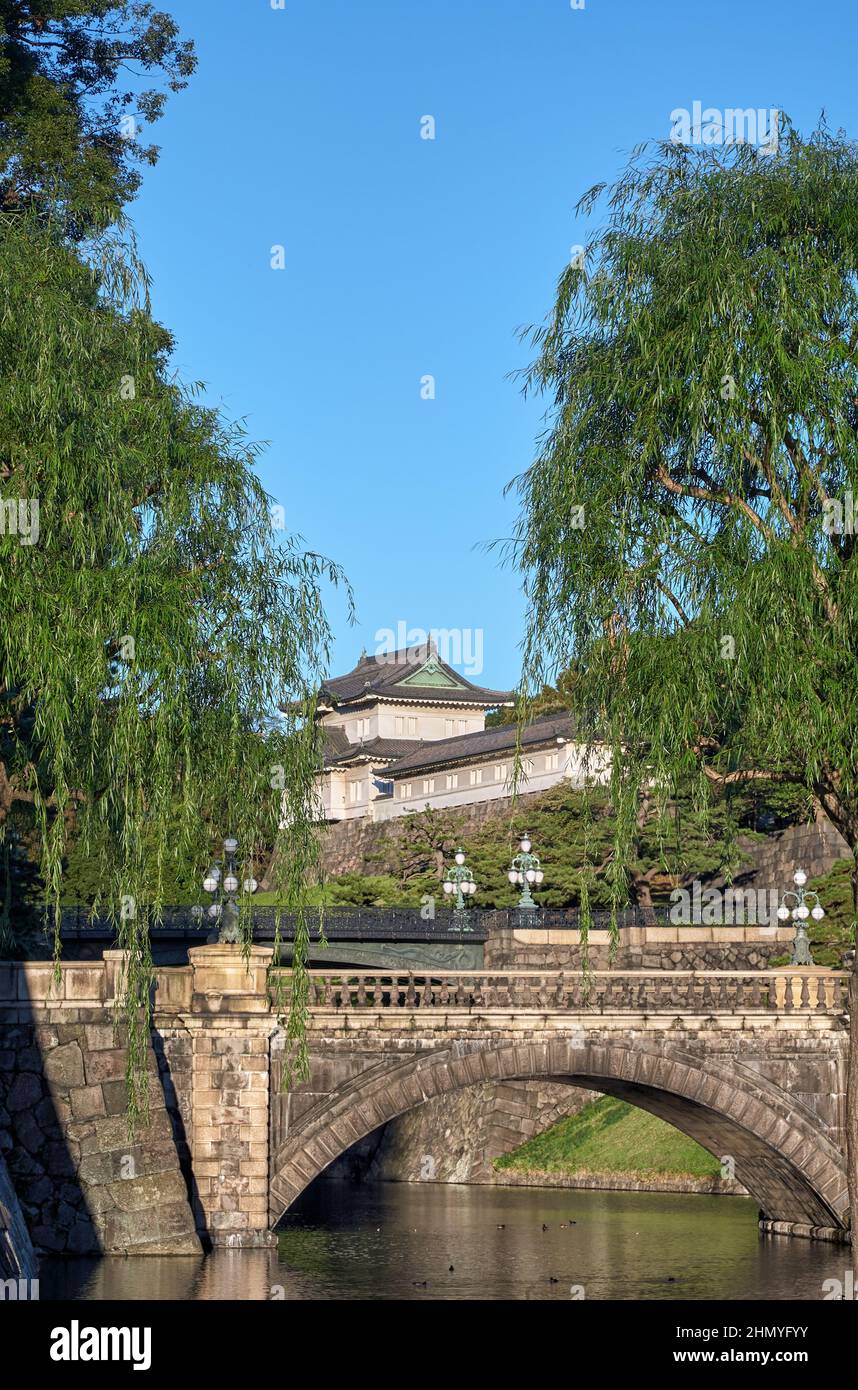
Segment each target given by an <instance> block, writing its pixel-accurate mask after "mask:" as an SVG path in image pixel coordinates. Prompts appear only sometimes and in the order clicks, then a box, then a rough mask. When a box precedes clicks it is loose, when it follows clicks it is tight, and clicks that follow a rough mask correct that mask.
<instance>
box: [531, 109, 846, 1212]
mask: <svg viewBox="0 0 858 1390" xmlns="http://www.w3.org/2000/svg"><path fill="white" fill-rule="evenodd" d="M603 202H604V205H605V206H606V214H605V222H604V225H603V226H602V227H601V228H600V229H599V230H598V231H597V232H596V233H595V234H594V235H593V237H592V239H591V241H590V243H589V245H588V247H587V248H586V253H585V256H584V258H583V264H582V263H576V264H573V265H570V266H569V267H567V269H566V270H565V271H564V272H563V274H562V275H561V277H560V281H559V286H558V292H557V299H556V303H555V305H554V309H553V313H552V315H551V317H550V319H549V320H548V322H547V323H546V324H545V325H544V326H543V327H541V328H539V329H537V330H535V331H533V330H532V332H533V337H534V340H535V343H536V345H537V347H538V349H539V355H538V359H537V360H536V362H535V363H534V365H533V367H532V368H531V369H530V370H529V372H528V373H527V375H526V379H525V389H526V390H537V391H541V392H545V393H546V394H547V396H548V398H549V402H550V405H549V417H548V423H547V429H546V432H545V436H544V438H543V439H542V440H541V442H540V446H539V450H538V456H537V458H536V460H535V462H534V463H533V465H532V466H531V468H530V469H529V470H528V471H527V472H526V473H525V474H524V475H523V476H522V477H520V478H519V479H517V480H516V483H515V484H514V485H513V486H515V487H517V489H518V492H519V495H520V498H521V503H522V514H521V520H520V524H519V526H518V529H517V532H516V535H515V538H514V554H515V559H516V561H517V563H518V564H519V565H520V567H521V569H522V571H523V573H524V576H525V585H526V590H527V595H528V599H529V605H530V614H531V617H530V623H529V633H528V637H527V642H526V652H525V662H524V669H525V688H526V689H531V690H538V689H539V688H540V687H541V685H542V684H543V682H544V681H545V680H547V679H550V677H551V675H552V673H553V671H554V670H556V669H563V668H564V667H566V666H568V665H570V664H572V663H574V666H575V671H576V681H575V684H574V687H573V699H574V705H575V710H576V713H577V715H578V718H579V722H580V727H581V729H582V731H583V733H584V736H585V737H586V739H587V741H588V742H590V743H591V744H592V745H593V746H594V747H595V746H597V745H598V744H599V742H600V741H602V740H604V741H605V743H606V744H607V747H608V748H609V749H610V752H611V755H612V760H613V761H612V774H611V775H612V798H613V801H614V806H615V809H616V815H617V821H616V825H617V832H616V844H615V855H616V865H617V878H616V889H617V893H618V894H619V895H622V894H623V893H624V892H625V891H626V883H625V877H624V869H625V866H626V865H627V864H628V860H629V856H630V854H631V851H632V848H633V844H634V838H635V817H636V815H637V814H638V811H639V806H640V800H641V796H642V795H643V794H644V793H646V794H655V795H656V796H660V797H661V798H662V801H663V803H664V804H665V805H666V803H667V799H668V794H672V793H674V792H675V791H676V789H677V787H678V786H680V785H682V784H685V783H687V782H691V783H696V788H697V800H698V804H699V805H701V806H704V805H705V804H706V801H707V799H708V798H709V797H710V796H711V794H712V793H713V792H714V791H716V790H717V789H722V788H724V787H727V788H729V787H730V786H737V785H742V784H747V783H751V782H753V781H754V780H755V779H766V780H774V781H778V780H780V781H784V782H792V783H795V784H797V785H798V786H800V787H804V788H806V790H807V793H808V794H809V796H810V797H812V798H813V799H814V800H815V802H816V805H817V807H818V808H820V809H821V810H822V811H824V812H825V813H826V814H827V815H828V816H829V817H830V819H831V820H832V821H833V823H834V824H835V825H836V826H837V828H838V829H839V830H840V831H841V833H842V834H843V835H844V836H845V838H846V840H847V842H848V844H849V845H850V847H851V848H852V851H853V854H854V855H855V856H856V873H855V879H854V884H855V895H856V907H858V766H856V761H857V760H856V755H855V748H856V744H858V609H857V608H856V598H857V597H858V537H856V530H858V506H856V505H855V504H856V503H858V315H856V307H858V300H856V270H858V150H856V147H855V145H854V144H852V143H851V142H849V141H847V140H846V139H844V138H841V137H837V138H835V137H833V136H832V135H830V133H829V132H827V131H826V130H825V129H824V128H822V129H819V130H817V131H816V132H815V133H814V134H813V135H812V136H811V137H810V138H807V139H803V138H801V137H800V136H799V134H798V133H797V132H795V130H794V129H793V128H792V127H791V126H790V125H789V123H788V122H785V123H784V125H783V128H782V130H781V137H780V142H779V148H778V149H777V151H776V152H775V153H771V154H764V153H758V152H757V151H756V150H755V149H754V148H753V147H751V146H742V145H738V146H732V147H729V146H728V147H722V148H717V147H709V148H707V147H704V148H703V149H700V150H697V149H691V148H688V147H685V146H681V145H680V146H678V145H672V144H665V145H660V146H657V147H656V148H655V150H654V151H653V150H648V149H647V148H646V147H644V148H641V149H639V150H637V151H635V153H634V154H633V156H632V159H631V162H630V164H629V166H628V168H627V169H626V171H625V172H624V174H623V175H622V177H621V178H620V180H619V182H618V183H616V185H615V186H613V187H612V188H610V189H606V188H605V187H604V186H600V187H599V188H596V189H593V190H591V192H590V193H589V194H588V195H586V197H585V198H584V199H583V200H582V204H581V205H580V207H579V210H580V211H582V212H583V213H585V214H586V213H591V212H592V211H593V210H594V209H596V208H597V207H599V206H602V205H603ZM653 789H654V791H653ZM856 916H858V911H857V912H856ZM852 1013H853V1016H854V1015H855V1013H856V1009H855V1007H854V1004H853V1008H852ZM852 1052H853V1055H855V1054H858V1048H853V1049H852ZM856 1078H858V1072H856V1070H855V1064H854V1063H853V1068H852V1076H851V1078H850V1086H851V1101H850V1107H851V1118H850V1144H851V1151H852V1158H851V1161H850V1170H851V1181H852V1184H853V1193H852V1206H853V1230H856V1229H858V1219H856V1217H858V1178H857V1177H856V1161H858V1079H856Z"/></svg>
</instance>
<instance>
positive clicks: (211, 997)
mask: <svg viewBox="0 0 858 1390" xmlns="http://www.w3.org/2000/svg"><path fill="white" fill-rule="evenodd" d="M272 955H273V952H272V950H271V949H270V947H261V946H257V947H253V948H252V949H251V951H250V955H249V958H248V959H247V960H245V959H244V957H242V956H241V954H240V953H238V952H236V950H235V948H234V947H230V946H226V947H218V946H201V947H196V948H194V949H192V950H191V951H189V953H188V956H189V960H190V966H189V968H188V970H186V971H183V972H174V973H175V974H176V975H177V976H178V975H181V979H180V980H179V984H184V985H185V987H186V992H187V993H188V994H189V995H190V999H191V1001H192V1009H191V1010H189V1011H188V1012H187V1013H183V1016H182V1019H181V1024H180V1026H178V1027H177V1026H176V1022H177V1021H176V1020H175V1019H174V1018H171V1017H170V1015H169V1014H167V1015H166V1016H165V1017H163V1018H162V1017H161V1016H160V1015H159V1016H158V1017H157V1018H156V1031H157V1035H158V1037H159V1039H160V1043H159V1046H160V1049H161V1051H162V1056H163V1058H164V1061H163V1063H162V1065H163V1068H164V1071H165V1073H167V1074H168V1075H170V1076H175V1078H176V1081H175V1088H174V1097H173V1098H170V1102H169V1103H170V1106H171V1112H172V1118H173V1126H174V1134H175V1136H176V1140H177V1144H178V1145H179V1147H180V1152H181V1153H182V1157H183V1160H184V1165H185V1169H186V1173H187V1175H188V1177H189V1179H190V1182H191V1186H192V1200H193V1205H194V1212H195V1217H196V1221H197V1227H198V1229H199V1231H200V1234H201V1237H202V1240H203V1243H204V1244H205V1245H207V1246H230V1247H243V1248H246V1247H252V1246H268V1245H273V1244H274V1243H275V1237H274V1236H273V1235H272V1234H271V1233H270V1232H269V1230H268V1223H267V1212H268V1153H269V1133H268V1090H269V1057H268V1048H269V1038H270V1035H271V1033H272V1032H273V1031H274V1028H275V1027H276V1023H275V1021H274V1020H272V1018H271V1015H270V1012H269V1000H268V989H267V971H268V967H269V965H270V963H271V959H272ZM162 978H165V979H168V978H169V976H166V975H164V976H163V977H162ZM159 1002H160V1003H163V1004H164V1005H165V1006H166V1005H168V1004H169V1002H170V1001H169V999H168V998H167V996H166V995H163V996H162V998H161V1000H160V1001H159ZM168 1096H169V1091H168Z"/></svg>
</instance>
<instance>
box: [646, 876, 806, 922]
mask: <svg viewBox="0 0 858 1390" xmlns="http://www.w3.org/2000/svg"><path fill="white" fill-rule="evenodd" d="M780 901H781V899H780V894H779V892H778V890H777V888H704V887H703V885H702V884H701V882H700V880H699V879H695V880H694V883H693V884H692V886H691V889H690V890H689V889H688V888H674V890H673V892H672V893H671V895H670V902H671V908H670V914H669V915H670V920H671V922H672V923H673V924H674V925H675V926H679V927H690V926H704V927H721V926H726V927H730V926H737V925H742V924H756V925H759V926H765V927H766V928H768V929H769V930H774V929H775V928H776V927H777V926H778V925H779V923H778V907H779V906H780Z"/></svg>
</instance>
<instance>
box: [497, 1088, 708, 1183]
mask: <svg viewBox="0 0 858 1390" xmlns="http://www.w3.org/2000/svg"><path fill="white" fill-rule="evenodd" d="M494 1167H495V1169H496V1170H497V1171H499V1172H502V1171H510V1170H511V1171H517V1172H542V1173H568V1174H573V1173H574V1174H582V1173H622V1174H625V1175H627V1176H629V1177H633V1178H638V1179H646V1178H654V1177H664V1176H665V1175H676V1176H680V1177H692V1178H712V1177H718V1176H719V1175H720V1172H721V1167H720V1164H719V1162H718V1160H717V1159H716V1158H714V1157H713V1155H712V1154H710V1153H708V1152H707V1151H706V1149H703V1148H701V1147H700V1145H699V1144H696V1143H695V1142H694V1140H693V1139H688V1138H686V1136H685V1135H684V1134H680V1132H679V1130H677V1129H674V1128H673V1126H672V1125H669V1124H666V1123H665V1121H664V1120H659V1119H658V1118H657V1117H656V1116H655V1115H650V1114H648V1113H647V1112H646V1111H645V1110H638V1109H637V1107H636V1106H633V1105H629V1104H627V1103H626V1101H622V1100H615V1099H614V1098H613V1097H612V1096H602V1097H601V1098H600V1099H599V1100H596V1101H592V1102H591V1103H590V1104H589V1105H585V1106H584V1108H583V1110H580V1111H579V1112H578V1114H577V1115H571V1116H570V1117H569V1118H568V1119H566V1120H560V1121H559V1123H558V1124H556V1125H552V1126H551V1128H550V1129H547V1130H546V1131H545V1133H544V1134H539V1135H537V1136H536V1138H535V1139H529V1140H528V1141H527V1143H525V1144H522V1145H521V1146H520V1147H519V1148H517V1149H515V1150H514V1151H513V1152H512V1153H509V1154H504V1155H503V1156H502V1157H501V1158H497V1159H495V1161H494Z"/></svg>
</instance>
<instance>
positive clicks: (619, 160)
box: [132, 0, 858, 687]
mask: <svg viewBox="0 0 858 1390" xmlns="http://www.w3.org/2000/svg"><path fill="white" fill-rule="evenodd" d="M163 8H164V9H167V10H168V11H170V12H171V13H172V14H173V15H174V16H175V18H176V19H177V21H178V22H179V23H180V25H181V27H182V29H183V30H184V31H186V32H187V33H188V34H189V35H190V36H192V37H194V38H195V40H196V43H197V47H198V51H199V58H200V64H199V70H198V72H197V74H196V76H195V77H194V78H193V79H192V81H191V84H190V86H189V87H188V88H187V90H186V91H184V92H182V93H180V94H179V95H177V96H174V97H172V98H171V100H170V102H169V106H168V110H167V114H166V116H165V117H164V119H163V120H162V121H161V122H160V123H159V124H158V126H156V127H155V129H154V132H153V138H155V139H156V140H157V141H158V143H160V144H161V146H162V155H161V159H160V162H159V164H158V165H157V167H156V168H155V169H154V170H147V171H146V172H145V175H144V186H143V190H142V192H141V194H140V196H139V198H138V200H137V202H136V204H135V205H134V207H133V209H132V215H133V219H134V222H135V225H136V227H137V229H138V233H139V235H140V240H141V245H142V251H143V254H144V257H145V259H146V261H147V263H148V265H149V268H150V270H151V272H152V273H153V276H154V282H155V284H154V299H155V309H156V313H157V314H158V316H159V317H160V318H161V319H162V321H163V322H164V323H165V324H167V326H168V327H170V328H171V329H172V330H173V332H174V333H175V334H176V337H177V343H178V353H177V358H176V365H177V366H178V368H179V369H180V371H181V372H182V374H183V375H184V376H185V377H186V378H188V379H193V380H196V379H201V380H203V381H204V382H205V383H206V384H207V388H208V393H209V398H210V399H211V400H212V401H213V402H218V403H220V404H221V405H222V406H223V408H224V409H225V410H226V412H227V413H228V414H229V415H231V416H233V417H244V418H246V420H247V426H248V429H249V431H250V433H251V435H252V436H253V437H254V438H256V439H259V440H267V441H269V448H268V449H267V451H266V453H265V455H264V456H263V458H262V460H261V461H260V465H259V469H260V474H261V476H262V479H263V481H264V483H265V485H266V487H267V488H268V490H269V491H270V492H271V493H272V494H273V496H274V497H275V499H276V500H277V501H279V502H280V503H282V504H283V505H284V506H285V508H286V515H287V525H288V527H289V529H290V530H294V531H298V532H300V533H301V534H302V535H303V536H304V538H305V539H306V542H307V544H308V545H309V546H311V547H312V548H313V549H317V550H321V551H323V552H324V553H325V554H327V555H330V556H331V557H333V558H334V559H336V560H337V561H339V562H340V563H341V564H342V565H343V567H344V568H345V570H346V572H347V574H348V575H349V578H350V579H351V581H352V583H353V585H354V588H355V592H356V596H357V605H358V618H359V626H358V627H357V628H356V629H355V628H350V627H349V626H348V624H347V621H346V611H345V606H344V603H343V601H342V600H341V599H339V598H337V597H336V596H335V595H332V596H331V599H330V603H329V612H330V617H331V621H332V624H333V626H334V629H335V632H336V636H337V641H336V648H335V658H334V662H333V665H334V668H335V671H334V673H337V672H338V671H341V670H346V669H348V668H350V667H351V666H352V665H353V664H354V661H355V659H356V657H357V655H358V652H359V650H360V647H361V646H362V645H365V646H366V647H367V649H368V650H370V651H372V650H373V649H374V646H375V634H376V632H377V631H378V630H380V629H384V628H392V629H396V628H397V625H398V624H400V623H404V624H405V625H406V627H408V628H415V627H423V628H430V627H438V628H448V629H449V628H457V629H471V630H477V629H479V630H481V631H482V632H483V634H484V669H483V671H482V674H481V675H480V677H479V679H480V680H481V681H482V682H483V683H485V684H489V685H495V686H503V687H506V686H509V685H512V684H514V683H515V681H516V679H517V676H518V670H519V649H518V647H519V642H520V640H521V630H522V622H523V607H522V601H521V596H520V592H519V582H518V579H517V577H516V575H515V574H514V573H512V572H510V571H509V570H505V569H502V568H500V567H499V564H498V561H497V559H496V557H495V556H494V555H493V554H488V553H486V551H485V550H484V549H483V548H482V545H481V543H483V542H486V541H489V540H491V539H493V538H496V537H503V536H505V535H508V534H509V533H510V530H511V527H512V522H513V518H514V515H515V504H514V502H513V501H512V499H509V498H507V499H504V498H503V497H502V489H503V487H504V485H505V483H506V482H507V481H508V480H509V479H510V478H512V477H513V476H514V475H515V474H517V473H518V472H520V471H521V470H522V469H523V468H525V467H527V465H528V463H529V462H530V461H531V459H532V456H533V451H534V447H535V440H536V436H537V434H538V431H539V428H540V418H541V411H542V407H541V406H537V405H535V404H532V403H530V402H525V401H524V400H523V399H522V397H521V395H520V390H519V387H518V385H517V384H516V383H515V382H512V381H510V380H508V375H509V373H510V372H511V371H514V370H515V369H516V368H518V367H520V366H522V365H523V364H524V363H526V362H527V360H528V358H529V349H528V348H527V347H526V346H525V345H523V344H521V343H520V342H519V341H518V340H517V337H516V328H517V327H518V326H519V325H521V324H525V323H534V322H538V321H540V320H541V319H542V318H543V317H544V315H545V314H546V312H547V310H548V308H549V306H550V303H551V299H552V292H553V287H554V284H555V282H556V279H557V276H558V274H559V272H560V270H561V269H562V267H563V265H564V263H565V262H566V260H567V259H568V257H569V248H570V246H572V245H573V244H576V243H578V242H583V241H584V240H585V239H586V235H585V226H584V225H582V224H579V223H576V220H575V216H574V205H575V202H576V200H577V198H578V196H579V195H580V194H581V193H582V192H583V191H584V190H586V189H587V188H589V187H590V185H591V184H593V183H595V182H597V181H599V180H602V179H608V180H610V179H612V178H613V177H614V176H615V175H616V174H617V173H618V172H619V170H620V168H621V167H622V165H623V163H624V161H625V158H626V155H627V153H628V152H629V150H630V149H631V148H632V147H633V146H634V145H635V144H636V143H637V142H638V141H640V140H642V139H647V138H651V137H659V138H663V137H666V136H667V135H668V134H669V129H670V112H671V111H672V110H673V109H674V108H675V107H687V108H688V109H691V106H692V102H693V101H694V100H700V101H702V103H703V105H704V106H714V107H719V108H723V107H728V106H739V107H750V106H753V107H755V108H757V107H764V108H769V107H777V108H779V109H781V110H785V111H787V112H788V113H789V114H790V116H791V117H792V118H793V121H794V122H795V124H796V125H798V126H799V127H800V128H802V129H807V128H809V127H810V126H812V125H813V124H815V122H816V119H817V116H818V114H819V112H820V110H821V109H822V108H825V111H826V113H827V116H828V119H829V122H830V124H831V125H832V126H834V127H838V126H841V125H842V126H844V127H845V128H846V129H847V131H848V132H849V133H850V134H851V135H852V136H853V137H854V136H856V135H858V109H857V108H858V81H856V75H855V74H856V67H855V53H856V40H858V4H856V0H817V3H813V4H811V3H807V0H755V3H752V2H751V0H721V3H719V4H713V5H708V4H702V3H699V4H696V3H692V2H691V0H586V6H585V8H584V9H583V10H574V9H572V8H571V6H570V3H569V0H360V3H358V0H285V8H284V9H282V10H279V9H272V8H271V0H163ZM425 115H431V116H433V117H434V118H435V121H436V123H437V125H436V138H435V140H434V141H428V140H422V139H420V118H421V117H422V116H425ZM275 244H281V245H283V246H284V248H285V260H286V268H285V270H283V271H275V270H272V269H271V268H270V264H269V261H270V254H271V247H272V246H273V245H275ZM425 374H431V375H433V376H434V377H435V379H436V399H435V400H434V401H426V400H421V397H420V380H421V377H423V376H424V375H425Z"/></svg>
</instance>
